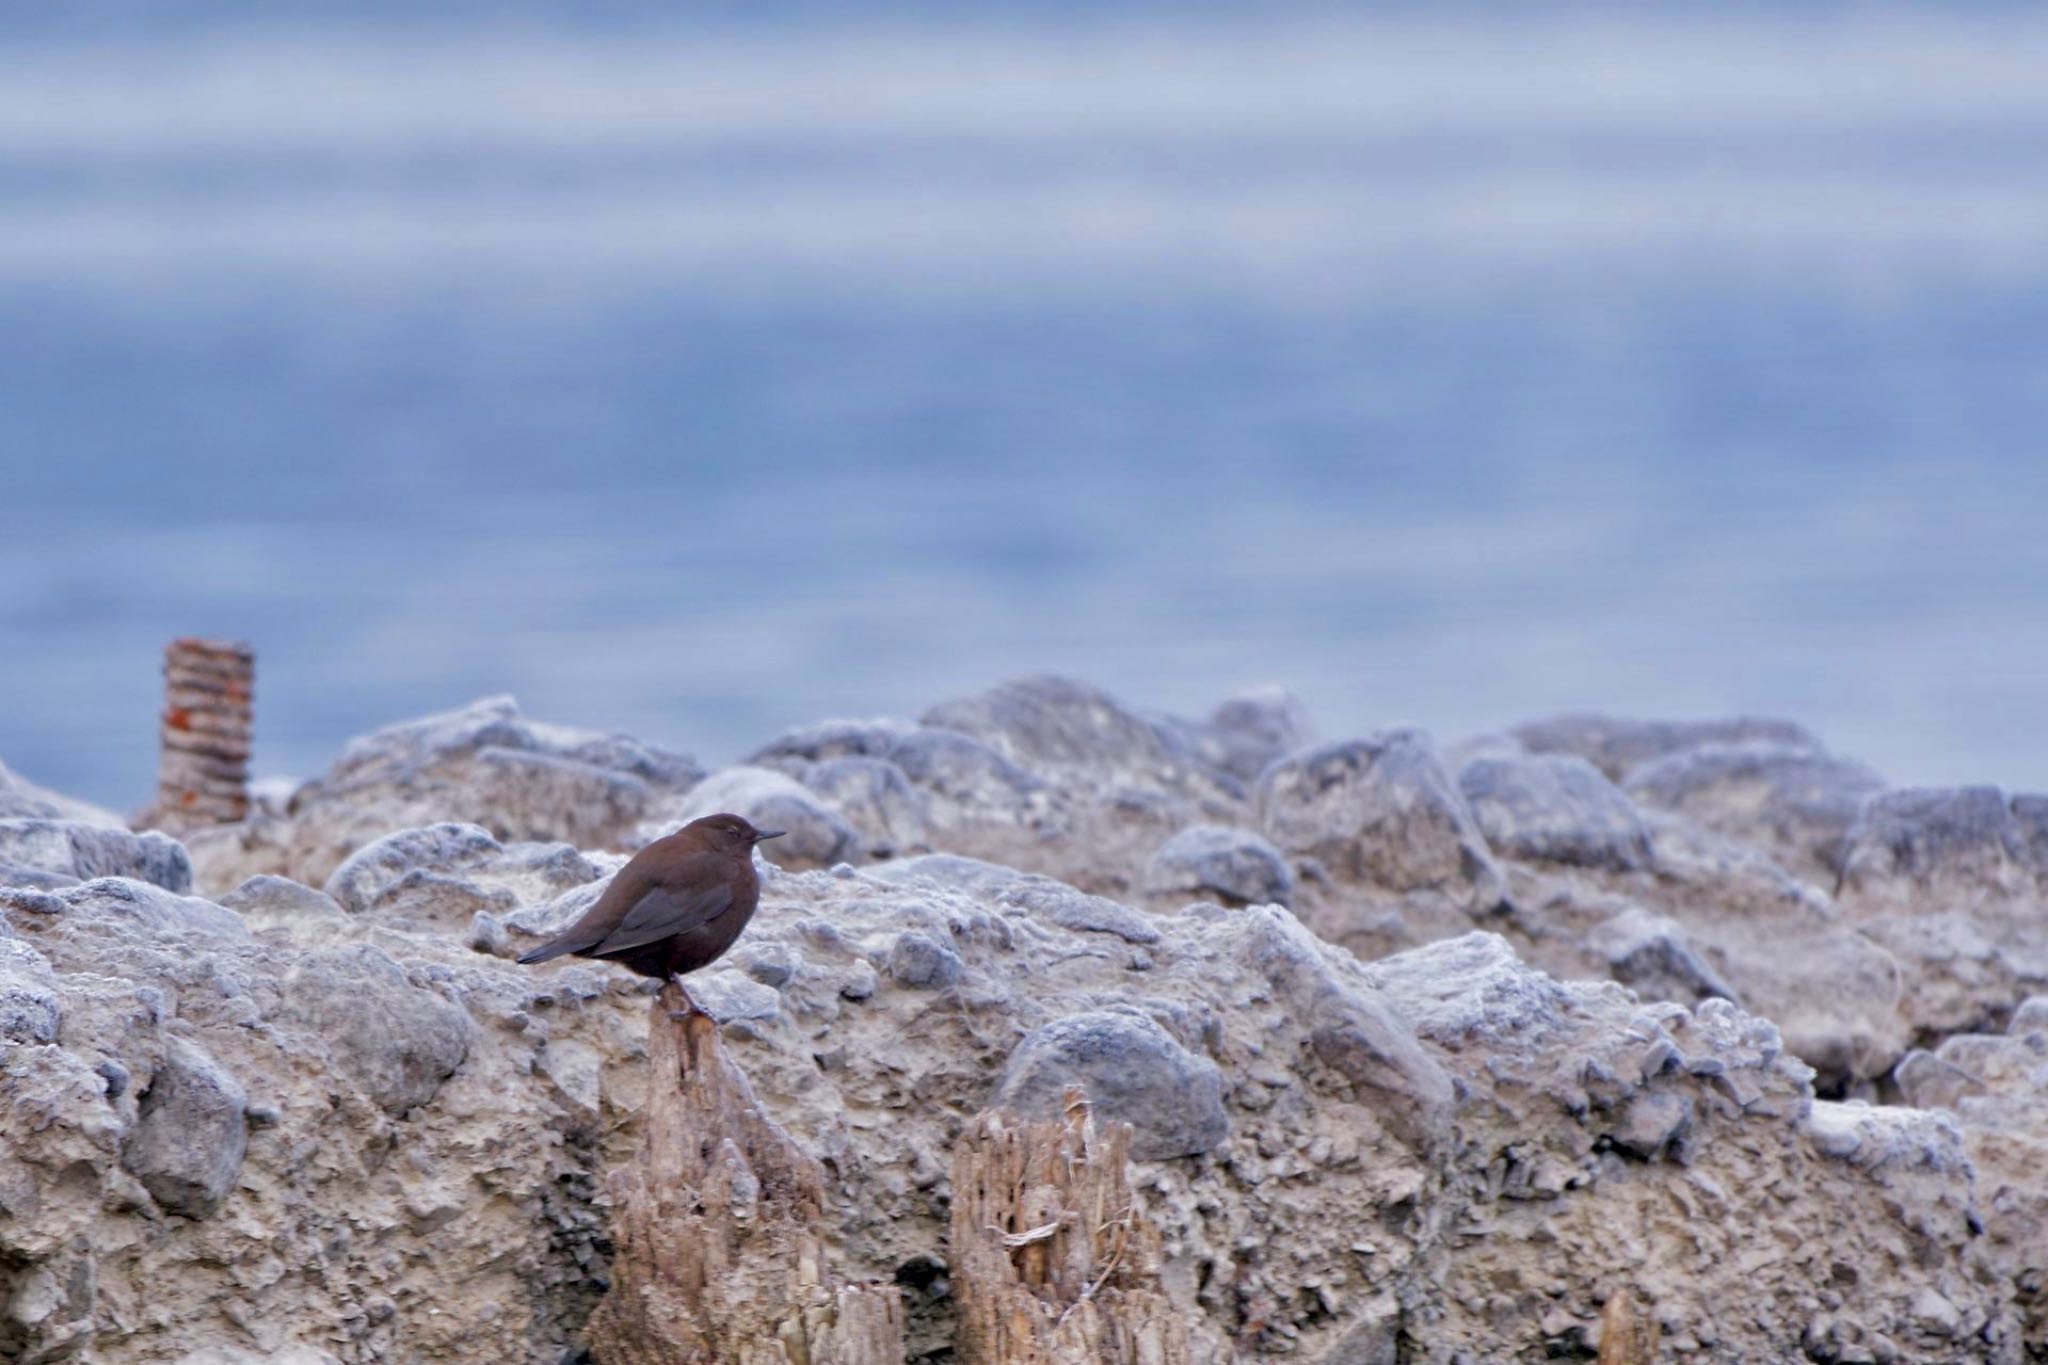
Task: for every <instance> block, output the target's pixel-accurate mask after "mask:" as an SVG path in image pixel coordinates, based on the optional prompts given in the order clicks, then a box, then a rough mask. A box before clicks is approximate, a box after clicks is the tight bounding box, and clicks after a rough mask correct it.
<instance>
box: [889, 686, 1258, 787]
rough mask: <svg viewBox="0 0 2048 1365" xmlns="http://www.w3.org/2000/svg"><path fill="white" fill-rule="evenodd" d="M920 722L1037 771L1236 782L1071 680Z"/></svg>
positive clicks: (993, 692)
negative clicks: (955, 733) (972, 739)
mask: <svg viewBox="0 0 2048 1365" xmlns="http://www.w3.org/2000/svg"><path fill="white" fill-rule="evenodd" d="M921 720H922V722H923V724H925V725H927V726H931V727H935V728H939V729H945V730H955V731H958V732H959V733H961V734H965V735H972V736H974V737H975V738H976V739H979V740H982V741H983V742H985V743H987V744H988V745H990V746H991V747H993V748H994V749H996V750H997V751H998V752H999V753H1001V754H1002V755H1003V756H1004V757H1005V758H1008V759H1010V760H1011V761H1012V762H1014V763H1016V764H1018V765H1020V766H1022V767H1024V768H1026V769H1029V770H1031V771H1033V772H1041V773H1051V772H1062V771H1064V772H1073V773H1085V774H1087V775H1088V776H1089V777H1090V778H1091V779H1092V780H1095V781H1099V782H1102V783H1105V784H1118V783H1122V784H1129V785H1137V786H1147V787H1156V788H1159V789H1161V790H1164V791H1179V792H1189V793H1202V794H1208V793H1217V792H1229V793H1231V794H1235V784H1234V783H1232V784H1229V785H1228V786H1219V785H1218V783H1217V781H1216V778H1217V777H1218V776H1219V774H1217V773H1215V772H1213V771H1211V770H1209V769H1207V768H1205V767H1204V765H1203V764H1202V762H1201V760H1200V759H1199V758H1198V757H1197V755H1196V753H1195V751H1194V748H1193V746H1192V745H1191V744H1189V742H1188V741H1187V739H1186V738H1185V737H1184V736H1183V735H1181V734H1180V733H1178V732H1177V731H1176V730H1175V728H1174V727H1172V726H1170V725H1166V724H1162V723H1161V722H1159V721H1155V720H1152V719H1149V718H1147V717H1145V716H1141V715H1139V714H1138V713H1137V712H1135V711H1133V710H1131V709H1130V708H1129V707H1127V706H1125V705H1124V704H1123V703H1122V702H1119V701H1118V700H1117V699H1116V698H1114V697H1112V696H1110V695H1109V694H1108V693H1107V692H1104V691H1102V690H1101V689H1100V688H1097V687H1092V686H1090V685H1088V684H1087V683H1083V682H1077V681H1075V680H1073V679H1071V678H1059V677H1050V676H1043V677H1031V678H1018V679H1014V680H1012V681H1010V682H1006V683H1002V684H1000V685H998V686H996V687H992V688H990V689H989V690H988V691H986V692H982V693H978V694H976V695H974V696H971V697H961V698H958V699H957V700H954V701H949V702H944V703H941V704H940V705H938V706H934V707H933V708H932V709H931V710H929V711H927V712H925V713H924V715H923V716H922V717H921ZM892 757H893V754H892ZM898 762H899V763H900V762H901V760H900V759H899V760H898ZM912 776H913V777H915V776H916V774H914V773H913V774H912Z"/></svg>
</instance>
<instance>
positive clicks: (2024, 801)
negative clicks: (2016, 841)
mask: <svg viewBox="0 0 2048 1365" xmlns="http://www.w3.org/2000/svg"><path fill="white" fill-rule="evenodd" d="M2012 818H2013V823H2014V824H2016V825H2018V826H2019V837H2020V842H2021V844H2022V845H2023V846H2024V847H2025V848H2026V851H2027V861H2028V862H2029V863H2031V864H2032V865H2033V868H2034V872H2035V875H2037V876H2040V877H2043V878H2048V796H2044V795H2040V794H2037V793H2033V792H2022V793H2020V794H2019V795H2017V796H2015V797H2013V799H2012Z"/></svg>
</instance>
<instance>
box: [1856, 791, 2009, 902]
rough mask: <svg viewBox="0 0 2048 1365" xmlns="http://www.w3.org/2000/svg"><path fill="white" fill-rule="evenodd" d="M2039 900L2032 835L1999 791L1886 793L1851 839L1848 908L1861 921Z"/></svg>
mask: <svg viewBox="0 0 2048 1365" xmlns="http://www.w3.org/2000/svg"><path fill="white" fill-rule="evenodd" d="M2039 894H2040V882H2039V880H2038V877H2037V875H2036V872H2035V868H2034V853H2033V850H2032V848H2031V846H2030V844H2029V840H2028V832H2027V830H2026V829H2025V827H2023V826H2022V825H2021V824H2020V822H2019V821H2018V820H2017V819H2016V818H2015V817H2014V815H2013V811H2012V807H2011V805H2010V804H2009V803H2008V802H2007V801H2006V798H2005V794H2004V793H2003V792H2001V791H2000V790H1999V789H1998V788H1996V787H1940V788H1920V787H1916V788H1906V789H1902V790H1899V791H1891V792H1886V793H1884V794H1883V795H1881V796H1877V797H1874V798H1872V799H1871V800H1870V801H1869V802H1868V803H1867V804H1866V805H1865V806H1864V807H1863V810H1862V813H1861V814H1860V816H1859V817H1858V818H1857V820H1856V823H1855V825H1854V827H1853V828H1851V829H1850V831H1849V835H1848V840H1847V855H1846V857H1845V859H1844V861H1843V867H1842V886H1841V901H1842V904H1843V906H1844V908H1846V909H1852V910H1854V911H1856V912H1857V913H1861V914H1871V913H1882V912H1884V911H1887V910H1909V911H1916V912H1919V913H1927V912H1934V911H1941V912H1947V911H1959V910H1970V909H1978V908H1983V907H1986V906H1996V905H2001V904H2006V903H2010V902H2013V901H2016V900H2025V901H2032V900H2034V899H2035V898H2036V897H2038V896H2039Z"/></svg>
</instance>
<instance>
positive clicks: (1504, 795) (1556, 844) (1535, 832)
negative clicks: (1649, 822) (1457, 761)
mask: <svg viewBox="0 0 2048 1365" xmlns="http://www.w3.org/2000/svg"><path fill="white" fill-rule="evenodd" d="M1458 787H1459V789H1460V790H1461V791H1463V792H1464V794H1465V800H1466V802H1467V803H1468V804H1470V806H1471V807H1472V814H1473V815H1474V817H1476V818H1477V819H1478V821H1479V828H1480V830H1481V832H1483V833H1484V834H1485V835H1486V842H1487V845H1488V847H1490V848H1492V849H1494V850H1495V851H1497V852H1499V853H1501V854H1502V855H1504V856H1506V857H1510V858H1521V859H1525V860H1528V861H1534V862H1551V863H1569V864H1575V865H1577V866H1580V867H1604V868H1611V869H1614V870H1616V871H1629V870H1631V869H1634V868H1638V867H1641V866H1643V865H1644V864H1645V863H1647V862H1648V861H1649V856H1650V836H1649V832H1648V831H1647V830H1646V829H1645V828H1644V826H1643V821H1642V817H1641V815H1640V814H1638V813H1637V811H1636V807H1635V803H1634V802H1633V801H1630V800H1629V799H1628V797H1627V796H1625V795H1624V794H1623V793H1622V791H1621V789H1620V788H1619V787H1617V786H1615V785H1614V784H1613V783H1612V782H1610V781H1608V780H1607V778H1606V776H1605V775H1604V774H1602V773H1601V771H1600V770H1599V769H1598V768H1595V767H1594V766H1593V765H1592V764H1590V763H1588V762H1587V761H1586V760H1585V759H1583V758H1579V757H1576V756H1575V755H1571V754H1537V755H1530V756H1522V757H1497V758H1480V759H1476V760H1474V761H1473V762H1471V763H1468V764H1466V765H1465V768H1464V770H1463V771H1462V772H1460V773H1459V774H1458Z"/></svg>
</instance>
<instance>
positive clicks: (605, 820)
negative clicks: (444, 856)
mask: <svg viewBox="0 0 2048 1365" xmlns="http://www.w3.org/2000/svg"><path fill="white" fill-rule="evenodd" d="M702 776H703V770H702V769H700V768H699V767H698V766H697V765H696V764H695V763H694V762H692V761H691V760H690V759H688V758H686V757H683V756H682V755H680V754H672V753H668V752H666V751H664V750H661V749H656V748H653V747H651V746H648V745H644V744H641V743H640V742H639V741H637V740H634V739H631V738H628V737H627V736H624V735H606V734H599V733H596V732H594V731H586V730H572V729H568V728H566V727H562V726H555V725H544V724H541V723H538V722H535V721H530V720H528V719H526V718H525V717H524V716H522V715H521V714H520V713H519V708H518V706H517V704H515V703H514V702H513V700H512V699H511V698H510V697H491V698H487V699H485V700H482V701H479V702H476V703H474V704H473V705H470V706H467V707H464V708H462V709H461V710H459V711H450V712H446V713H444V714H441V715H435V716H428V717H426V718H425V719H422V720H417V721H409V722H407V723H405V724H403V725H393V726H390V727H387V728H386V729H382V730H378V731H376V732H375V733H373V734H369V735H365V736H363V737H361V738H360V739H357V740H355V741H353V742H352V743H350V744H349V746H348V748H347V750H346V751H345V752H344V753H343V754H342V756H341V758H340V760H339V761H337V762H336V763H335V765H334V766H333V767H332V768H331V769H329V770H328V771H327V772H326V773H325V774H323V775H322V776H320V777H317V778H315V779H313V780H312V781H310V782H308V783H306V784H304V785H303V786H301V787H299V788H298V789H297V790H296V791H294V792H293V793H292V796H291V798H290V800H289V802H288V803H287V805H286V808H285V811H284V812H282V813H281V814H282V818H280V817H278V816H262V817H258V818H257V819H256V820H254V821H252V822H251V823H252V826H253V828H240V829H238V828H237V827H234V826H225V827H222V828H221V829H220V830H218V831H210V832H209V833H208V834H207V835H206V836H205V837H203V838H201V837H195V840H194V842H195V845H196V846H197V847H198V848H199V849H200V850H201V861H200V881H201V884H202V885H205V886H208V887H210V888H214V889H218V890H226V889H227V888H228V887H231V886H234V885H236V884H238V883H239V882H241V881H242V880H244V879H245V878H247V877H249V876H252V875H256V874H258V873H287V874H289V875H291V876H292V877H294V878H295V879H297V880H299V881H302V882H305V883H306V884H307V885H309V886H317V885H319V884H320V883H322V882H324V881H326V880H327V877H328V876H329V874H331V873H332V872H333V871H334V869H335V868H336V867H337V866H339V865H340V863H341V862H342V861H343V860H344V859H345V858H347V857H348V855H349V854H350V853H352V852H353V851H355V850H356V849H358V848H360V847H362V846H363V845H364V844H367V843H369V842H371V841H372V840H375V839H378V838H381V837H383V836H384V835H387V834H391V833H394V832H396V831H398V830H402V829H409V828H412V827H414V826H418V825H431V824H436V823H441V822H448V821H456V822H461V823H467V824H475V825H481V826H483V827H484V828H485V829H486V830H488V831H489V832H490V833H491V834H493V835H495V836H496V837H498V838H500V839H506V840H561V841H564V842H567V843H571V844H574V845H576V846H577V847H579V848H609V847H614V846H617V845H619V844H620V843H621V842H622V841H624V840H625V839H627V838H628V836H629V835H630V834H631V833H632V831H633V829H634V828H635V827H636V826H637V825H639V823H640V822H641V821H642V820H644V819H646V818H647V817H648V816H649V815H650V814H652V813H654V809H655V807H656V806H657V804H658V803H659V802H661V801H662V800H664V799H666V798H669V797H674V796H680V795H681V794H682V793H684V792H686V791H688V790H689V789H690V788H691V787H692V786H694V785H696V783H697V781H698V779H699V778H701V777H702Z"/></svg>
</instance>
